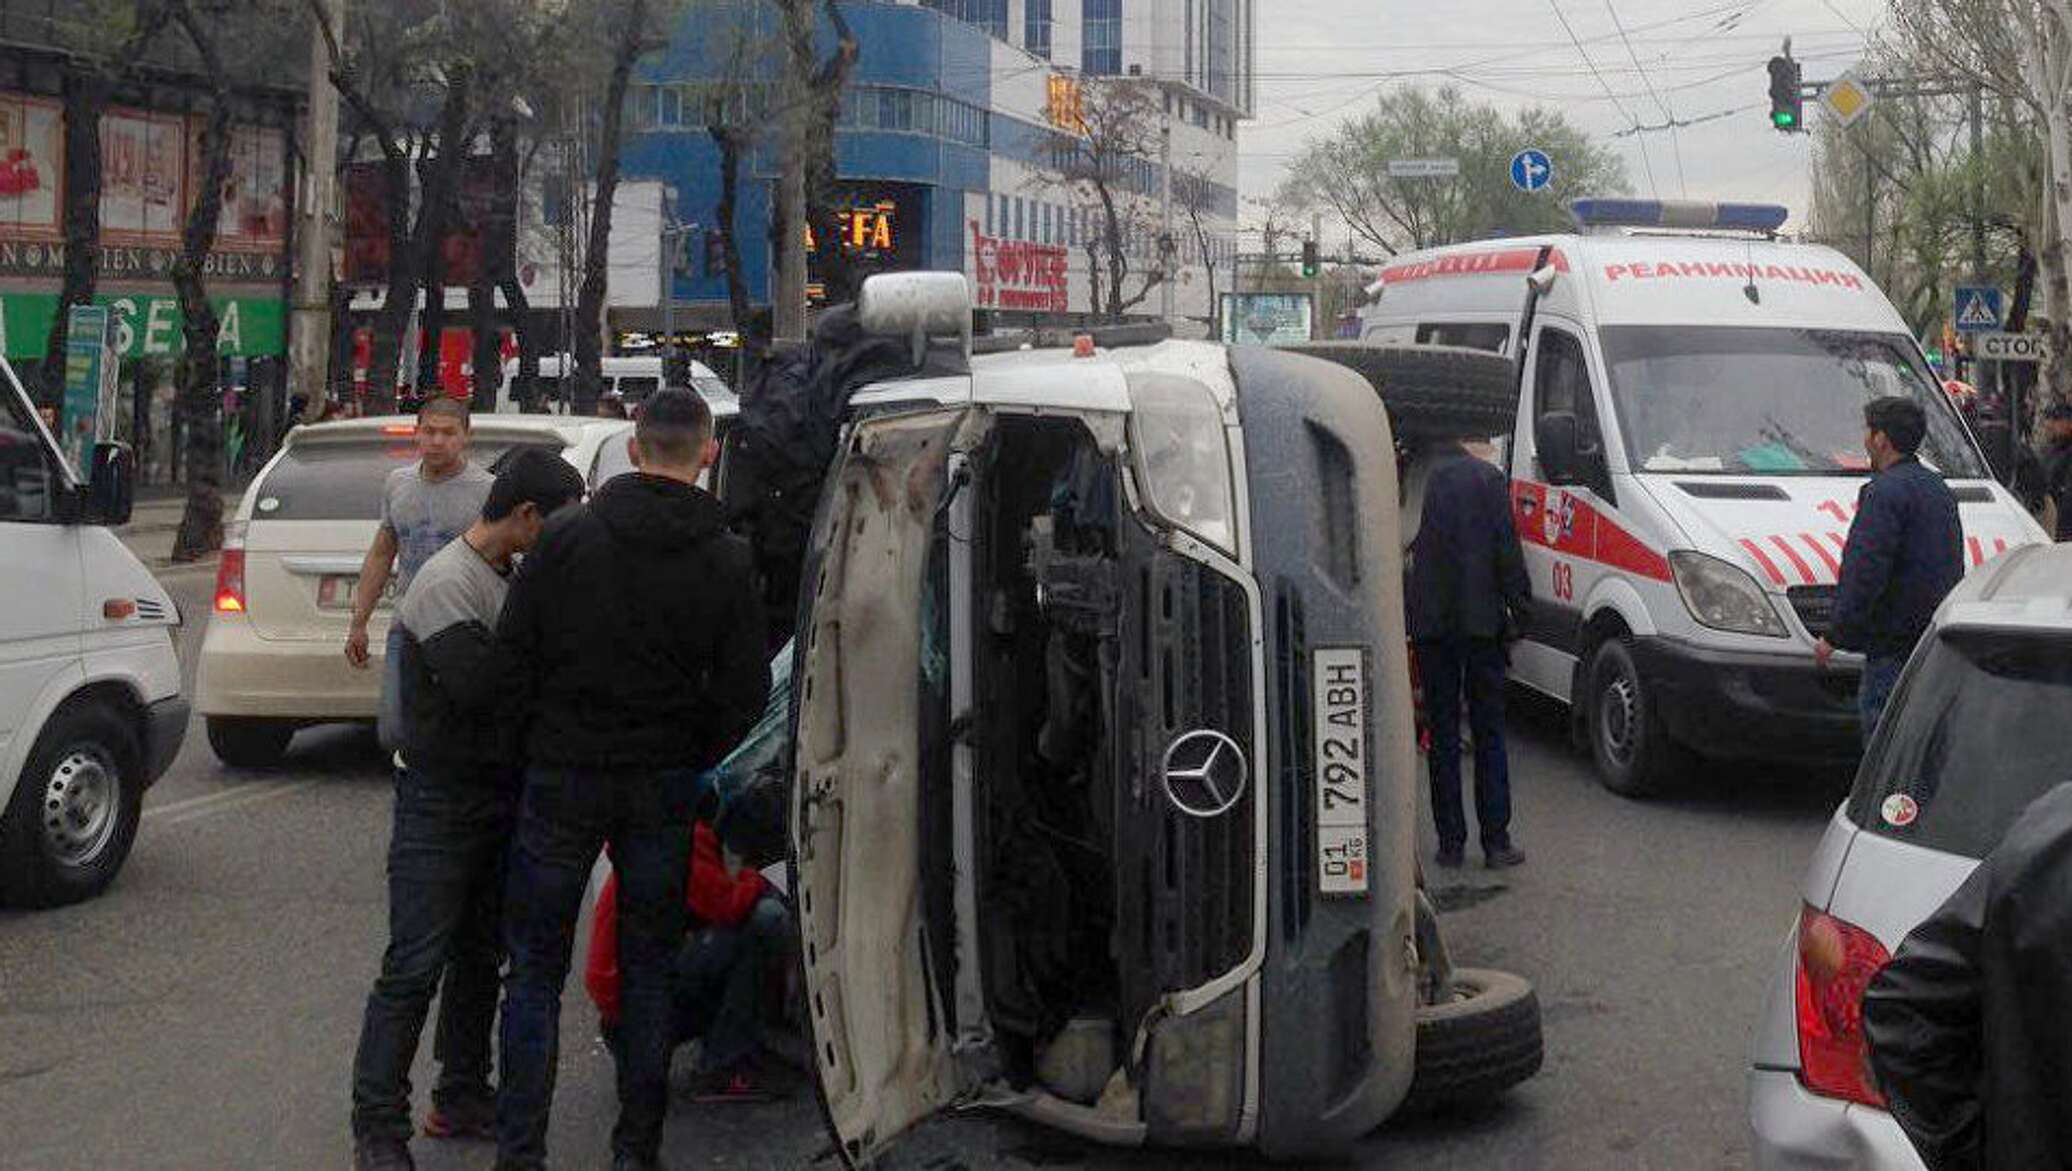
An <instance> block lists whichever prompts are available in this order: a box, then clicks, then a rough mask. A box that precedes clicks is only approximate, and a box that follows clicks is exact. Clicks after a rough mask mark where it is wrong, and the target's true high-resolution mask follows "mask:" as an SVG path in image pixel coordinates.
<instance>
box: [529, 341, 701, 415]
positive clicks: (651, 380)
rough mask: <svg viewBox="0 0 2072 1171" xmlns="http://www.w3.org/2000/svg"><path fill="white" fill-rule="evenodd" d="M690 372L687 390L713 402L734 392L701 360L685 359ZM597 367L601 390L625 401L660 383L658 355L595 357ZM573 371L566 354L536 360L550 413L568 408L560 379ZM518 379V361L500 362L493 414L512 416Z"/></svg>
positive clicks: (637, 399)
mask: <svg viewBox="0 0 2072 1171" xmlns="http://www.w3.org/2000/svg"><path fill="white" fill-rule="evenodd" d="M685 366H686V367H687V368H688V370H689V371H690V383H691V389H692V390H695V391H697V392H698V393H699V394H701V395H704V396H705V401H707V402H709V403H713V404H715V405H716V404H718V403H720V402H724V401H729V400H731V399H732V398H733V397H734V392H733V391H732V390H730V389H728V387H727V382H726V379H724V378H721V377H720V376H719V375H718V374H716V373H714V372H713V370H712V367H710V366H707V365H706V364H705V363H703V362H687V363H685ZM599 368H600V371H601V373H602V374H603V376H604V393H606V394H616V395H618V396H619V397H620V398H622V399H624V400H626V401H627V402H628V403H637V402H640V401H641V400H643V399H645V398H647V396H649V395H651V394H653V393H655V391H656V390H657V389H659V388H660V387H661V385H662V359H661V356H660V355H631V356H626V357H616V358H602V359H599ZM574 373H575V359H574V358H571V357H570V356H568V355H567V354H548V355H546V356H545V357H542V358H541V359H540V386H541V388H542V389H543V390H544V391H545V392H546V395H545V397H546V404H547V407H548V409H549V410H550V411H551V412H552V413H554V414H557V415H558V414H565V413H566V412H567V411H568V394H567V392H566V391H565V390H563V389H562V382H563V380H564V379H566V378H569V377H572V376H573V375H574ZM517 380H518V360H517V359H516V358H513V359H511V360H510V361H508V362H505V363H504V380H503V384H502V385H501V386H500V387H498V389H497V392H496V413H497V414H499V415H514V414H517V413H518V402H517V400H515V399H513V398H512V397H511V388H512V387H513V386H514V385H516V383H517Z"/></svg>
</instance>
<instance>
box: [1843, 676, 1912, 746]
mask: <svg viewBox="0 0 2072 1171" xmlns="http://www.w3.org/2000/svg"><path fill="white" fill-rule="evenodd" d="M1906 665H1907V661H1906V658H1905V656H1903V655H1874V656H1872V657H1871V658H1869V659H1866V660H1864V664H1863V682H1862V683H1860V684H1858V685H1857V688H1856V713H1857V715H1858V717H1859V718H1860V719H1861V720H1862V721H1863V746H1864V747H1865V748H1869V747H1870V744H1871V736H1872V734H1874V733H1875V732H1877V730H1878V721H1879V720H1880V719H1881V718H1883V717H1884V715H1885V705H1886V704H1887V703H1890V702H1891V701H1892V689H1893V688H1894V687H1895V686H1897V685H1898V683H1899V673H1900V671H1902V670H1904V669H1905V667H1906Z"/></svg>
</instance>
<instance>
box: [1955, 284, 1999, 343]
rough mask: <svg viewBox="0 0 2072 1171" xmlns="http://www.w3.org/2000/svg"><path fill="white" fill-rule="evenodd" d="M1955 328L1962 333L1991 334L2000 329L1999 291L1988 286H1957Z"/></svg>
mask: <svg viewBox="0 0 2072 1171" xmlns="http://www.w3.org/2000/svg"><path fill="white" fill-rule="evenodd" d="M1956 307H1957V311H1956V318H1957V328H1958V330H1960V331H1961V332H1964V333H1993V332H1995V331H1997V330H1998V329H1999V328H2000V322H2001V321H2002V317H2001V313H2000V290H1999V289H1996V288H1993V287H1992V286H1990V285H1958V286H1957V299H1956Z"/></svg>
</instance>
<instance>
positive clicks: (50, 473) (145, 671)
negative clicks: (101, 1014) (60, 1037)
mask: <svg viewBox="0 0 2072 1171" xmlns="http://www.w3.org/2000/svg"><path fill="white" fill-rule="evenodd" d="M0 374H4V375H5V376H6V377H5V380H4V385H0V810H4V812H0V901H4V902H6V903H7V904H10V905H14V906H56V905H59V904H62V903H70V902H76V901H78V900H80V899H85V898H91V897H92V896H94V895H96V894H99V893H100V892H101V891H102V890H103V889H104V888H106V887H107V885H108V884H109V883H110V882H111V881H113V880H114V878H115V874H116V872H117V871H119V870H121V869H122V864H123V862H124V861H125V860H126V859H127V858H128V857H129V851H130V846H131V844H132V843H133V842H134V841H135V840H136V836H137V823H138V819H139V817H140V815H141V813H142V810H143V802H144V790H145V789H146V788H147V787H148V786H150V784H151V783H152V782H153V781H155V780H157V779H158V777H159V776H160V775H161V774H163V773H164V772H165V770H166V766H167V765H169V764H171V763H172V759H173V757H174V756H175V755H176V754H178V752H179V751H180V741H181V738H182V737H184V736H185V735H186V732H187V701H186V700H185V699H184V698H183V697H182V696H181V694H180V661H179V658H178V657H177V656H176V655H175V653H174V650H173V628H174V627H175V626H177V625H179V622H180V612H179V610H178V608H176V607H175V606H174V604H173V600H172V598H171V597H170V596H168V595H167V594H166V592H165V590H164V589H163V588H162V587H160V586H159V584H158V582H157V581H156V580H155V579H154V578H153V577H152V576H151V573H150V571H149V570H147V569H145V568H144V566H143V564H142V563H141V562H139V561H138V560H137V559H136V557H135V556H133V555H132V554H131V553H130V551H129V550H128V549H126V548H124V547H123V544H122V542H121V541H118V540H117V539H116V538H115V534H113V533H111V532H109V531H108V526H110V525H120V524H124V523H126V522H127V521H128V520H129V513H130V492H131V487H132V483H131V478H130V477H131V462H130V458H131V457H130V453H129V451H128V449H126V448H124V447H122V446H121V445H119V444H112V443H104V444H101V445H99V446H97V447H96V448H95V449H94V452H93V467H92V472H91V474H90V476H88V477H87V478H85V479H83V480H82V478H81V477H80V476H79V474H78V473H76V472H75V471H74V470H73V469H72V467H71V466H70V464H69V463H68V462H67V461H66V460H65V459H64V457H63V456H61V455H60V454H59V453H58V448H57V444H56V443H55V442H54V441H53V440H52V438H51V435H50V432H49V431H48V430H47V429H46V428H45V427H44V426H43V422H42V420H40V419H39V418H37V416H36V413H35V411H34V410H33V409H32V408H31V407H30V405H29V399H28V396H27V395H26V394H25V393H24V392H23V390H22V386H21V383H20V382H19V381H18V380H17V379H16V378H15V376H14V370H13V369H12V368H11V367H9V366H8V365H7V364H6V363H5V362H0Z"/></svg>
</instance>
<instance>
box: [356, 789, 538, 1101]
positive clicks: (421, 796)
mask: <svg viewBox="0 0 2072 1171" xmlns="http://www.w3.org/2000/svg"><path fill="white" fill-rule="evenodd" d="M511 807H512V801H511V797H510V795H509V794H508V793H506V792H504V791H502V790H500V789H498V788H496V787H495V786H493V785H490V784H486V783H483V782H482V781H480V780H476V779H455V778H451V777H442V776H438V775H433V774H429V773H426V772H424V771H421V770H416V769H398V770H396V812H395V828H394V830H393V831H392V832H391V835H390V838H389V857H388V885H389V944H388V950H387V952H385V953H384V954H383V955H382V958H381V976H380V977H379V978H378V979H376V980H375V982H374V989H373V991H372V992H370V993H368V995H367V1008H366V1012H365V1015H364V1017H363V1019H362V1020H361V1023H360V1044H359V1048H358V1050H357V1051H356V1052H355V1053H354V1055H353V1111H352V1126H353V1134H354V1135H355V1136H356V1137H360V1138H383V1137H391V1138H400V1139H407V1138H409V1137H410V1135H411V1133H412V1129H413V1128H412V1126H411V1123H410V1063H411V1061H412V1060H413V1059H414V1058H415V1057H416V1055H417V1042H418V1038H419V1035H420V1034H422V1033H423V1032H424V1022H425V1017H426V1015H427V1014H428V1013H429V1011H430V1009H431V1004H432V996H433V994H434V993H439V1025H438V1036H437V1040H436V1041H435V1042H434V1048H433V1051H434V1052H435V1053H436V1054H437V1055H438V1058H439V1082H438V1085H437V1086H435V1087H434V1088H433V1090H432V1101H433V1102H434V1103H436V1104H438V1105H440V1106H445V1105H448V1104H450V1103H452V1102H454V1101H455V1100H457V1099H465V1098H473V1099H475V1100H478V1101H487V1100H488V1098H489V1095H490V1093H491V1090H490V1088H489V1071H490V1052H489V1040H490V1036H491V1034H492V1033H493V1032H494V1031H495V1028H496V991H497V969H498V967H499V966H500V965H501V963H502V961H503V948H502V946H501V943H500V941H499V939H498V928H499V925H500V924H499V918H500V914H501V907H502V902H503V887H504V851H505V848H506V846H508V844H509V842H510V834H511ZM442 973H443V974H444V977H445V979H444V991H443V992H441V979H440V977H441V974H442Z"/></svg>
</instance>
